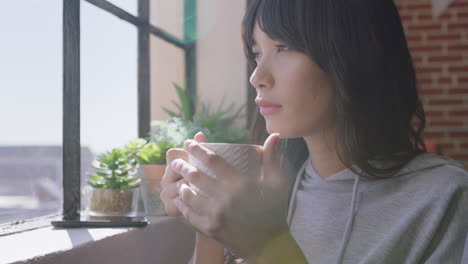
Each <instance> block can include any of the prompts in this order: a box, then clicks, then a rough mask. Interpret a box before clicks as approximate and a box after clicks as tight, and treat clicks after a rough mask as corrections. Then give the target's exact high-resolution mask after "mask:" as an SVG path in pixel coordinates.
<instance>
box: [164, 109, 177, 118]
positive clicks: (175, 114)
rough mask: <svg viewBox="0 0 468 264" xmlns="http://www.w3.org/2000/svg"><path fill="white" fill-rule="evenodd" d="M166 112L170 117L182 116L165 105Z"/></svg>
mask: <svg viewBox="0 0 468 264" xmlns="http://www.w3.org/2000/svg"><path fill="white" fill-rule="evenodd" d="M163 110H164V112H166V113H167V114H168V115H169V116H170V117H180V115H179V114H177V113H175V112H173V111H171V110H169V109H167V108H166V107H163Z"/></svg>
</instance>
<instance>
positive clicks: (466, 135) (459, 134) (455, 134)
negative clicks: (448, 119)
mask: <svg viewBox="0 0 468 264" xmlns="http://www.w3.org/2000/svg"><path fill="white" fill-rule="evenodd" d="M449 136H450V137H452V138H468V132H450V133H449Z"/></svg>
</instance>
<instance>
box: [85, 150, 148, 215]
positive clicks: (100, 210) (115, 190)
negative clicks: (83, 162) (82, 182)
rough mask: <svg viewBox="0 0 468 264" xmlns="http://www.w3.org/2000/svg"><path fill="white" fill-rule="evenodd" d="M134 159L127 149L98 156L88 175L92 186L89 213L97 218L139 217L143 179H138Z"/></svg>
mask: <svg viewBox="0 0 468 264" xmlns="http://www.w3.org/2000/svg"><path fill="white" fill-rule="evenodd" d="M133 162H134V161H133V159H132V158H131V156H129V155H128V153H127V152H126V151H125V150H124V149H117V148H116V149H113V150H112V151H110V152H107V153H104V154H102V155H100V156H98V158H97V160H96V161H95V162H94V164H93V167H94V168H95V169H96V173H94V174H88V180H87V183H88V184H89V185H90V186H91V193H90V195H89V197H90V201H89V213H90V215H95V216H133V215H135V214H136V213H137V206H138V198H139V197H138V196H139V192H138V191H139V189H138V187H140V179H138V178H135V177H134V176H135V174H136V171H135V167H134V165H133Z"/></svg>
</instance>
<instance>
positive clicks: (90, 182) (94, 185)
mask: <svg viewBox="0 0 468 264" xmlns="http://www.w3.org/2000/svg"><path fill="white" fill-rule="evenodd" d="M86 182H87V183H88V184H89V185H90V186H91V187H93V188H96V189H107V186H106V185H105V184H100V183H94V182H92V181H86Z"/></svg>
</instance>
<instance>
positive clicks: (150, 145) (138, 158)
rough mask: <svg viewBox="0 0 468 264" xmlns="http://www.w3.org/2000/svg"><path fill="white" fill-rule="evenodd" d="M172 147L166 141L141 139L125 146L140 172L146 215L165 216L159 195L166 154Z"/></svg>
mask: <svg viewBox="0 0 468 264" xmlns="http://www.w3.org/2000/svg"><path fill="white" fill-rule="evenodd" d="M174 147H177V146H176V145H175V144H171V143H170V142H168V141H158V142H154V141H147V140H145V139H141V138H140V139H136V140H134V141H131V142H130V143H129V144H127V145H125V149H126V151H127V153H129V155H130V156H131V157H133V160H134V165H135V167H137V168H138V169H139V170H140V171H141V172H142V176H141V178H142V179H143V186H142V189H141V190H142V194H143V199H142V200H143V204H144V206H145V212H146V214H147V215H163V214H165V212H164V209H163V208H162V203H161V201H160V198H159V193H160V190H161V180H162V177H163V176H164V173H165V171H166V152H167V151H168V150H169V149H170V148H174Z"/></svg>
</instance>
